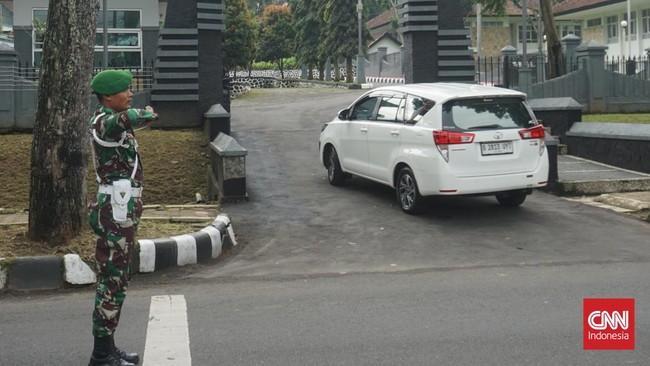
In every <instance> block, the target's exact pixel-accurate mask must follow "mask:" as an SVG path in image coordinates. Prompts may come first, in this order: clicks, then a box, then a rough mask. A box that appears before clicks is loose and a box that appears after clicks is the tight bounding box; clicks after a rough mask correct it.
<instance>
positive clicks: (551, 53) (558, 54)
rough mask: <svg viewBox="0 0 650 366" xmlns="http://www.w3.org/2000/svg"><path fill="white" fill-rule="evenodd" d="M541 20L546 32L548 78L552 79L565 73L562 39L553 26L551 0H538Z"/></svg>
mask: <svg viewBox="0 0 650 366" xmlns="http://www.w3.org/2000/svg"><path fill="white" fill-rule="evenodd" d="M540 7H541V11H542V20H543V21H544V33H545V34H546V46H547V52H548V63H549V78H550V79H553V78H556V77H559V76H562V75H564V74H566V68H565V67H564V56H563V55H562V41H561V40H560V37H559V36H558V34H557V29H556V28H555V18H554V16H553V2H552V0H542V1H541V2H540Z"/></svg>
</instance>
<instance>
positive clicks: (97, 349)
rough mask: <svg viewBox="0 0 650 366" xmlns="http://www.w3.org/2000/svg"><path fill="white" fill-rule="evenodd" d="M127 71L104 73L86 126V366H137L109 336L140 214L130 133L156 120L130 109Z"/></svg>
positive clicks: (138, 174)
mask: <svg viewBox="0 0 650 366" xmlns="http://www.w3.org/2000/svg"><path fill="white" fill-rule="evenodd" d="M132 79H133V75H131V73H130V72H128V71H119V70H104V71H102V72H100V73H99V74H97V75H96V76H95V77H94V78H93V80H92V82H91V84H90V87H91V88H92V90H93V91H94V92H95V94H96V95H97V98H98V99H99V103H100V104H101V106H100V107H99V109H98V110H97V111H96V113H95V116H94V117H93V118H92V119H91V121H90V131H91V134H92V138H91V144H92V152H93V162H94V164H95V171H96V176H97V182H98V184H99V191H98V193H97V201H96V202H94V203H91V204H90V206H89V213H88V221H89V223H90V226H91V227H92V228H93V230H94V231H95V233H96V234H97V235H98V238H97V242H96V248H95V258H96V261H97V271H98V283H97V292H96V294H95V310H94V312H93V336H94V347H93V353H92V356H91V357H90V363H89V365H91V366H92V365H109V366H119V365H137V364H138V363H139V362H140V356H139V355H138V354H137V353H126V352H124V351H122V350H120V349H119V348H117V347H116V346H115V342H114V340H113V333H114V332H115V329H116V328H117V324H118V322H119V319H120V310H121V308H122V304H123V303H124V298H125V296H126V288H127V286H128V282H129V278H130V271H131V261H132V258H133V246H134V243H135V234H136V231H137V228H138V223H139V221H140V216H141V215H142V201H141V199H140V197H141V195H142V164H141V163H140V159H139V155H138V143H137V142H136V140H135V136H134V132H133V128H134V127H136V126H140V125H142V124H147V125H149V124H150V123H151V121H154V120H156V119H157V118H158V115H157V114H156V113H154V111H153V108H152V107H150V106H147V107H145V108H144V109H137V108H131V97H132V96H133V93H131V90H130V89H129V86H130V85H131V80H132Z"/></svg>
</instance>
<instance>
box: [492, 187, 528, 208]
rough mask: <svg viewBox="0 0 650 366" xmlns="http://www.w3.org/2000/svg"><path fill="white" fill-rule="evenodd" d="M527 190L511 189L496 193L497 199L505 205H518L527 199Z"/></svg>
mask: <svg viewBox="0 0 650 366" xmlns="http://www.w3.org/2000/svg"><path fill="white" fill-rule="evenodd" d="M526 196H528V193H527V192H526V191H511V192H503V193H498V194H496V198H497V201H499V203H500V204H501V206H504V207H517V206H520V205H521V204H522V203H524V201H525V200H526Z"/></svg>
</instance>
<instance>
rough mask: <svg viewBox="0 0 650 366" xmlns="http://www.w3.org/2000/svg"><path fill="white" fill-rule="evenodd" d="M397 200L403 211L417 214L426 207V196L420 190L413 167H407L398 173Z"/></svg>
mask: <svg viewBox="0 0 650 366" xmlns="http://www.w3.org/2000/svg"><path fill="white" fill-rule="evenodd" d="M396 188H397V189H396V191H397V201H398V202H399V205H400V207H401V208H402V211H404V212H406V213H408V214H412V215H413V214H417V213H420V212H422V209H423V208H424V197H422V196H421V195H420V192H419V191H418V184H417V182H416V181H415V175H414V174H413V171H412V170H411V168H408V167H405V168H402V170H400V171H399V174H398V175H397V187H396Z"/></svg>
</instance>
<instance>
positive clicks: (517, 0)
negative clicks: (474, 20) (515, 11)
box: [470, 0, 566, 78]
mask: <svg viewBox="0 0 650 366" xmlns="http://www.w3.org/2000/svg"><path fill="white" fill-rule="evenodd" d="M470 1H471V2H472V3H474V4H481V5H483V6H484V8H485V11H486V12H493V13H496V14H504V13H505V7H506V3H507V2H508V1H512V2H513V3H514V4H515V6H517V7H519V8H521V7H522V5H521V1H522V0H470ZM560 2H562V0H539V7H537V8H535V5H536V4H529V3H530V1H529V3H527V5H529V6H527V8H529V9H531V10H532V11H535V12H537V13H540V14H541V16H542V21H543V22H544V35H546V46H547V51H548V59H549V64H550V71H549V78H556V77H558V76H562V75H564V74H565V73H566V71H565V67H564V60H563V59H564V56H563V54H562V42H561V40H560V36H559V35H558V32H557V28H556V27H555V15H554V14H553V4H555V3H560ZM538 34H541V33H539V32H538Z"/></svg>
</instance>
